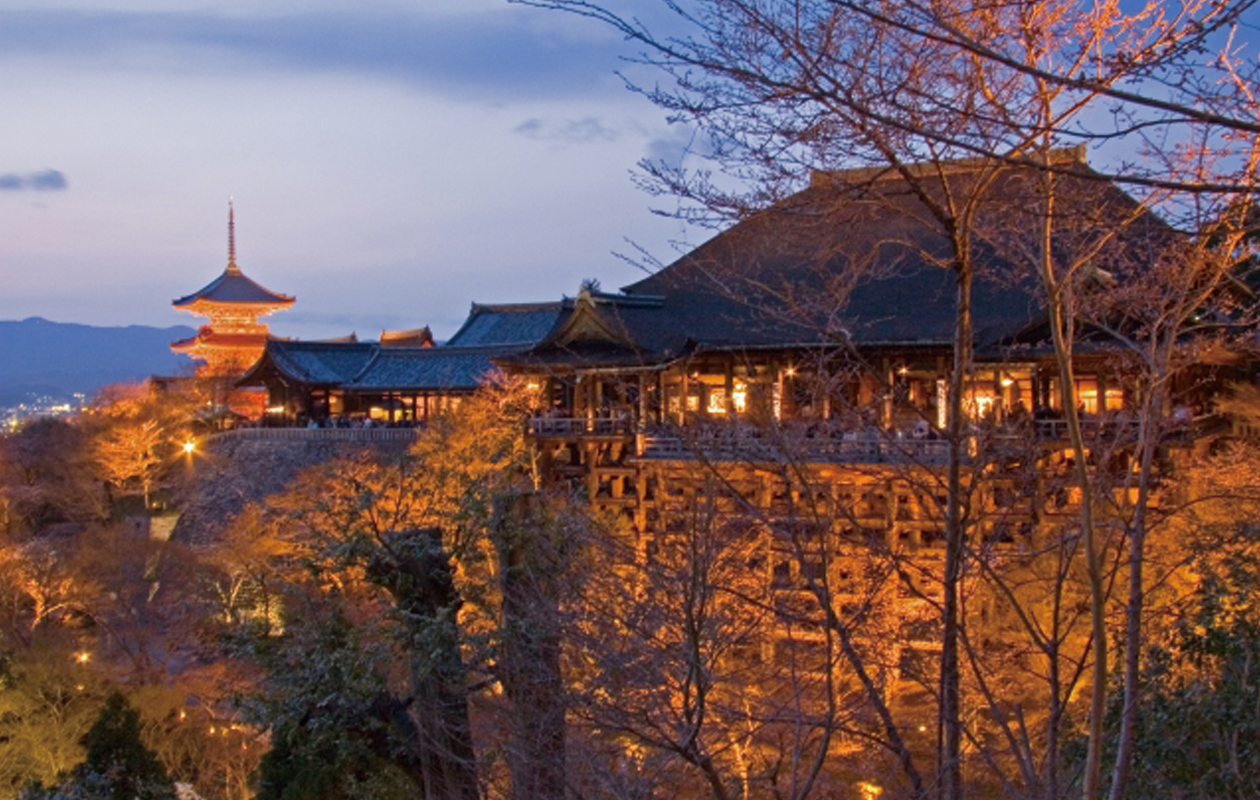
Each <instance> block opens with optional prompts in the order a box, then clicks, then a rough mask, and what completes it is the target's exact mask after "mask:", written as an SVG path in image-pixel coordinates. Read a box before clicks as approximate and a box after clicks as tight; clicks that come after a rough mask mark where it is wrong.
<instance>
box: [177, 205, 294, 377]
mask: <svg viewBox="0 0 1260 800" xmlns="http://www.w3.org/2000/svg"><path fill="white" fill-rule="evenodd" d="M293 300H294V298H292V297H289V296H288V295H283V294H276V293H274V292H271V291H268V290H267V289H264V288H263V287H262V286H260V285H258V284H257V283H255V282H254V281H252V280H250V279H249V278H247V277H246V276H245V274H244V273H242V272H241V268H240V267H238V266H237V265H236V214H235V210H234V209H233V207H232V203H231V201H229V202H228V263H227V269H225V270H224V271H223V274H222V275H220V276H219V277H218V278H216V279H215V280H214V281H212V282H211V283H210V284H208V285H207V286H206V287H205V288H203V289H201V290H200V291H198V292H195V293H194V294H190V295H188V296H187V297H181V298H179V299H178V300H175V301H174V302H173V303H172V305H173V306H175V308H178V309H180V310H181V311H187V312H189V313H191V314H196V315H197V316H201V317H209V319H210V324H209V325H202V326H201V328H200V330H198V331H197V335H196V336H193V337H191V338H189V339H180V340H179V341H176V342H171V350H172V351H174V352H176V353H182V354H184V355H187V356H191V357H192V358H194V359H196V360H197V361H198V362H199V364H198V367H197V376H198V377H199V378H201V377H206V378H234V377H237V376H239V375H241V374H243V373H244V372H245V370H247V369H249V367H250V366H251V365H253V363H254V362H255V361H257V360H258V358H259V356H261V355H262V352H263V348H264V347H265V346H266V344H267V339H268V332H267V325H266V324H265V323H262V322H259V321H258V320H259V318H260V317H264V316H266V315H267V314H271V313H273V312H275V311H279V310H281V309H285V308H288V307H289V306H291V305H293Z"/></svg>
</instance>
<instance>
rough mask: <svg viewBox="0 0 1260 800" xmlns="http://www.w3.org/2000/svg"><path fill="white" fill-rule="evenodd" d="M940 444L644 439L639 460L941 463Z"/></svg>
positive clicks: (943, 450) (944, 445)
mask: <svg viewBox="0 0 1260 800" xmlns="http://www.w3.org/2000/svg"><path fill="white" fill-rule="evenodd" d="M948 456H949V443H948V442H946V441H944V440H940V439H832V438H817V439H808V438H807V439H791V440H788V439H782V440H776V439H762V438H759V437H755V436H697V437H688V438H684V437H681V436H659V435H658V436H645V437H644V439H643V452H642V457H643V458H651V459H664V460H690V459H707V460H711V461H756V462H766V461H794V460H796V461H811V462H821V463H826V464H942V463H944V462H945V460H946V459H947V458H948Z"/></svg>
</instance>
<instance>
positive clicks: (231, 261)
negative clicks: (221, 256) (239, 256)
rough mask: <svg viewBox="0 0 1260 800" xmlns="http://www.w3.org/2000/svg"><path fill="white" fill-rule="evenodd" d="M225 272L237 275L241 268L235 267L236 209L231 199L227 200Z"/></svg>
mask: <svg viewBox="0 0 1260 800" xmlns="http://www.w3.org/2000/svg"><path fill="white" fill-rule="evenodd" d="M227 271H228V272H233V273H239V272H240V271H241V268H240V267H238V266H236V208H235V206H234V205H233V204H232V198H231V197H229V198H228V265H227Z"/></svg>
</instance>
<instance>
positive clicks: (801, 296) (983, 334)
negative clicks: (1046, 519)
mask: <svg viewBox="0 0 1260 800" xmlns="http://www.w3.org/2000/svg"><path fill="white" fill-rule="evenodd" d="M958 166H959V168H958V169H955V170H947V172H948V177H946V178H941V177H939V176H937V177H935V178H932V177H928V178H925V180H924V183H923V186H924V187H925V189H926V191H927V193H928V194H929V195H931V196H933V197H934V198H936V199H937V200H939V199H941V197H942V196H943V195H944V192H943V191H942V186H943V185H944V181H948V183H949V186H950V188H951V189H952V190H953V191H954V193H955V196H957V195H960V194H966V192H967V190H968V189H969V188H970V187H971V186H974V184H975V181H976V176H977V174H978V172H977V170H976V169H975V165H974V164H960V165H958ZM1076 169H1077V170H1078V171H1079V172H1081V173H1082V174H1088V172H1089V170H1088V167H1087V166H1085V165H1084V164H1083V163H1080V164H1079V165H1078V166H1077V167H1076ZM1035 178H1036V173H1034V172H1033V171H1032V170H1031V169H1007V170H1005V171H1003V172H1002V173H1000V174H999V175H998V177H997V178H996V179H995V180H994V181H993V183H992V184H991V185H990V186H989V187H988V188H987V189H986V191H985V192H984V193H983V199H982V200H981V201H980V203H979V206H978V210H977V213H976V216H975V226H974V231H975V232H974V234H973V236H972V240H971V241H972V253H973V260H974V264H975V272H976V277H975V281H974V284H973V289H972V310H973V327H974V334H975V341H976V344H977V346H980V347H983V346H985V345H986V344H992V343H994V342H997V341H1000V340H1002V339H1004V338H1006V337H1010V336H1012V335H1014V334H1015V333H1017V332H1019V331H1021V330H1023V329H1025V328H1026V327H1028V325H1029V324H1030V323H1033V322H1034V321H1035V320H1036V319H1037V318H1038V317H1039V315H1040V313H1041V310H1042V307H1043V303H1042V300H1041V297H1040V295H1039V289H1038V288H1037V285H1036V281H1035V280H1034V279H1033V278H1032V276H1031V270H1030V269H1029V267H1028V266H1027V265H1026V264H1025V263H1022V262H1021V259H1020V258H1019V257H1016V255H1015V254H1017V253H1021V252H1024V253H1026V252H1028V249H1029V246H1030V241H1028V239H1031V237H1032V236H1033V235H1035V232H1036V230H1037V227H1036V225H1037V213H1038V207H1039V204H1038V203H1037V202H1036V195H1035V192H1034V187H1035V183H1034V179H1035ZM1059 181H1060V191H1059V194H1058V196H1057V198H1056V203H1057V206H1056V208H1057V210H1058V213H1059V214H1060V216H1061V218H1062V221H1063V227H1064V230H1074V232H1072V233H1065V234H1063V235H1061V236H1060V238H1059V239H1058V240H1057V241H1056V246H1062V247H1063V248H1064V249H1065V250H1067V249H1068V248H1071V247H1072V246H1073V242H1072V241H1069V239H1070V238H1076V239H1078V240H1081V241H1083V240H1086V239H1088V238H1089V237H1090V236H1091V233H1092V232H1094V231H1099V230H1104V229H1107V228H1111V227H1113V226H1112V225H1111V224H1110V223H1112V222H1114V221H1115V220H1117V219H1120V218H1124V217H1127V216H1128V215H1130V214H1132V213H1133V212H1134V211H1135V210H1136V209H1137V204H1136V203H1135V201H1134V200H1133V199H1132V198H1130V197H1129V196H1128V195H1126V194H1125V193H1124V192H1122V191H1120V190H1119V189H1118V188H1117V187H1116V186H1115V185H1114V184H1111V183H1109V182H1107V181H1103V180H1090V179H1087V178H1085V177H1080V178H1062V177H1061V178H1060V179H1059ZM1123 230H1124V235H1123V236H1122V237H1120V238H1119V239H1117V240H1116V241H1114V242H1112V243H1111V244H1110V245H1109V249H1110V256H1109V255H1108V252H1106V251H1104V252H1102V253H1100V254H1099V259H1100V260H1103V261H1105V260H1106V259H1107V258H1108V257H1111V258H1115V259H1119V260H1127V261H1128V262H1130V263H1138V262H1141V260H1142V259H1141V258H1140V257H1138V258H1134V253H1135V252H1136V251H1139V250H1140V249H1141V248H1142V247H1144V246H1149V244H1150V243H1151V242H1152V241H1154V240H1158V239H1161V238H1163V237H1164V236H1166V235H1167V231H1168V229H1167V228H1166V226H1164V225H1163V223H1162V222H1160V221H1159V220H1158V219H1157V218H1156V217H1154V215H1151V214H1144V215H1139V219H1138V221H1137V222H1136V223H1135V224H1133V225H1130V226H1128V227H1127V228H1124V229H1123ZM949 256H950V248H949V244H948V241H947V240H946V238H945V237H944V236H943V235H942V234H941V233H940V226H939V225H938V224H937V223H935V221H934V220H933V217H932V214H931V212H930V210H929V208H928V206H927V205H926V204H925V203H924V202H923V200H922V199H921V198H920V197H919V196H918V195H917V194H916V193H915V192H914V191H913V190H912V188H911V186H910V185H909V184H908V183H907V182H906V181H904V180H902V179H901V178H900V177H897V176H895V175H894V176H892V177H889V176H888V175H887V174H886V173H885V174H881V173H878V172H873V171H869V170H864V171H854V172H850V173H826V174H822V175H820V176H819V177H817V178H816V179H815V181H814V182H813V184H812V185H811V186H810V187H809V188H807V189H805V190H803V191H801V192H798V193H797V194H795V195H792V196H791V197H788V198H786V199H784V200H783V201H781V202H780V203H778V204H776V205H774V206H772V207H770V208H769V209H767V210H765V211H763V212H760V213H758V214H755V215H753V216H751V217H749V218H748V219H745V220H743V221H742V222H739V223H738V224H736V225H734V226H733V227H731V228H730V229H728V230H727V231H725V232H723V233H721V234H718V235H717V236H715V237H714V238H712V239H711V240H709V241H708V242H706V243H705V244H703V245H701V246H700V247H698V248H696V249H695V250H694V251H692V252H691V253H689V254H687V255H686V256H684V257H682V258H680V259H678V260H677V261H675V262H674V263H673V264H671V265H669V266H668V267H666V268H665V269H663V270H661V271H660V272H658V273H656V274H655V275H652V276H650V277H648V278H645V279H644V280H641V281H638V282H637V283H634V284H632V285H630V286H627V287H625V288H624V289H623V291H624V292H626V293H627V294H630V295H631V296H638V295H643V294H650V295H663V296H664V297H665V298H666V300H665V304H664V306H663V307H662V309H661V310H660V312H658V313H657V314H655V315H654V316H655V317H656V319H654V320H652V321H651V322H647V321H643V322H636V321H635V320H633V319H632V318H633V317H635V316H637V315H638V314H639V312H635V311H630V312H626V311H618V312H616V313H618V314H619V315H620V316H621V317H622V318H624V319H626V321H627V325H628V326H629V328H630V329H631V330H632V331H635V341H636V342H638V343H639V344H641V345H642V346H644V347H647V348H650V349H656V348H658V347H661V346H662V345H663V344H664V343H665V342H666V341H672V342H674V343H677V342H678V341H679V340H682V339H685V338H692V339H694V340H695V341H696V342H698V343H700V344H702V345H709V346H719V347H732V346H739V345H741V344H742V345H745V346H749V347H755V346H771V345H773V344H775V343H781V344H783V345H788V344H802V343H808V342H811V341H812V342H826V341H832V342H835V341H844V340H848V341H852V342H854V343H856V344H858V345H876V344H901V345H932V344H945V345H948V344H949V343H950V342H951V341H952V338H953V328H954V320H955V313H954V312H955V305H956V290H955V282H954V273H953V271H951V270H950V269H948V259H949ZM639 331H642V332H643V333H642V335H643V337H644V338H639V333H638V332H639Z"/></svg>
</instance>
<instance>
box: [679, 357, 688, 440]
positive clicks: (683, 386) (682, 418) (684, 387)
mask: <svg viewBox="0 0 1260 800" xmlns="http://www.w3.org/2000/svg"><path fill="white" fill-rule="evenodd" d="M678 391H679V395H678V424H679V425H683V424H685V423H686V421H687V401H688V400H689V399H690V398H691V375H690V374H689V372H688V368H687V365H686V364H684V365H683V366H682V378H681V379H680V381H679V383H678Z"/></svg>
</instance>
